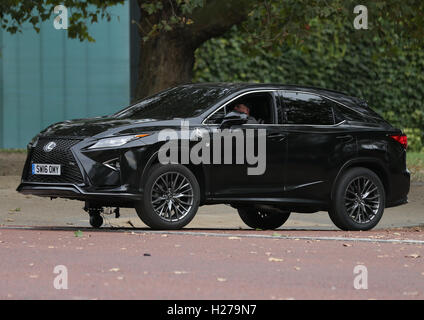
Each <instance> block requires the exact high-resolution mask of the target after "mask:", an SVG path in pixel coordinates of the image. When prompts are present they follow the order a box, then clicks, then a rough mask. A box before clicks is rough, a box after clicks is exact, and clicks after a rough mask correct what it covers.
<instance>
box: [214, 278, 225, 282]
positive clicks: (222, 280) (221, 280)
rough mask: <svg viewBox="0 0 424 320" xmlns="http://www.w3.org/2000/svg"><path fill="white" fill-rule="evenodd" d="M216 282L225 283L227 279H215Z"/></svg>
mask: <svg viewBox="0 0 424 320" xmlns="http://www.w3.org/2000/svg"><path fill="white" fill-rule="evenodd" d="M216 280H218V281H219V282H225V281H227V279H225V278H217V279H216Z"/></svg>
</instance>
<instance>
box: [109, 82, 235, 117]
mask: <svg viewBox="0 0 424 320" xmlns="http://www.w3.org/2000/svg"><path fill="white" fill-rule="evenodd" d="M229 93H230V90H229V89H226V88H222V87H220V88H209V87H196V86H190V85H187V86H180V87H176V88H172V89H169V90H166V91H162V92H160V93H158V94H156V95H154V96H151V97H148V98H146V99H144V100H142V101H140V102H138V103H136V104H135V105H133V106H130V107H128V108H126V109H124V110H122V111H120V112H118V113H116V114H115V117H117V118H122V119H158V120H170V119H175V118H190V117H195V116H198V115H200V114H201V113H203V112H204V111H206V110H207V109H208V108H209V107H211V106H212V105H213V104H214V103H216V102H218V100H220V99H221V98H223V97H224V96H226V95H227V94H229Z"/></svg>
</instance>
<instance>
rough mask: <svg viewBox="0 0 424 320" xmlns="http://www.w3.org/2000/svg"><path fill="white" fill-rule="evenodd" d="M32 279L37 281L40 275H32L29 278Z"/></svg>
mask: <svg viewBox="0 0 424 320" xmlns="http://www.w3.org/2000/svg"><path fill="white" fill-rule="evenodd" d="M29 277H30V278H31V279H37V278H38V275H37V274H32V275H30V276H29Z"/></svg>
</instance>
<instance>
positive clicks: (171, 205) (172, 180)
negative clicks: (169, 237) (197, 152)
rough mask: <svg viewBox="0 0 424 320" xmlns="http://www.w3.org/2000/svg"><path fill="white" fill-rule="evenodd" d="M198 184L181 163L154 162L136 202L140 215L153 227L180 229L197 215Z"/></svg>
mask: <svg viewBox="0 0 424 320" xmlns="http://www.w3.org/2000/svg"><path fill="white" fill-rule="evenodd" d="M199 202H200V188H199V184H198V182H197V180H196V177H195V176H194V174H193V173H192V172H191V171H190V170H189V169H187V168H186V167H184V166H182V165H159V164H158V165H155V166H153V167H152V168H151V169H150V172H149V174H148V178H147V180H146V183H145V185H144V196H143V201H142V202H141V203H139V204H138V205H137V206H136V211H137V214H138V216H139V217H140V219H141V220H142V221H143V222H144V223H145V224H146V225H148V226H149V227H151V228H152V229H173V230H175V229H181V228H183V227H184V226H186V225H187V224H188V223H190V221H191V220H192V219H193V218H194V216H195V215H196V212H197V209H198V208H199Z"/></svg>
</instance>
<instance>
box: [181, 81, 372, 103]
mask: <svg viewBox="0 0 424 320" xmlns="http://www.w3.org/2000/svg"><path fill="white" fill-rule="evenodd" d="M189 86H194V87H202V88H205V87H206V88H208V87H209V88H211V89H212V88H227V89H229V91H230V92H231V93H236V92H238V91H245V90H246V91H247V90H267V89H269V90H271V89H273V90H291V91H302V92H306V93H315V94H320V95H324V96H327V97H329V98H332V99H334V100H337V101H339V102H341V103H343V104H346V105H348V106H350V107H356V106H358V105H361V106H366V102H365V100H362V99H360V98H356V97H353V96H350V95H348V94H346V93H343V92H341V91H336V90H330V89H323V88H319V87H313V86H300V85H290V84H278V83H266V84H264V83H236V82H234V83H233V82H216V83H211V82H204V83H193V84H189Z"/></svg>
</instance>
